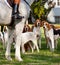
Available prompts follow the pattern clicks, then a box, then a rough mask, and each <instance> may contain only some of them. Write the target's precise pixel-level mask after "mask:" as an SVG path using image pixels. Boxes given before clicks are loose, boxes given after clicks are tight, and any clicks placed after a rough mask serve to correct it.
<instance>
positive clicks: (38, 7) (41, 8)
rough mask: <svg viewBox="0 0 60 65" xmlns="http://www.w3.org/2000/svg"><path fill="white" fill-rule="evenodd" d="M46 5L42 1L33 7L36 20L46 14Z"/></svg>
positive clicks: (35, 3)
mask: <svg viewBox="0 0 60 65" xmlns="http://www.w3.org/2000/svg"><path fill="white" fill-rule="evenodd" d="M44 3H45V2H43V1H42V0H39V1H38V2H34V3H33V4H32V6H31V9H32V11H33V13H34V15H35V18H40V17H41V16H42V15H43V14H45V12H44Z"/></svg>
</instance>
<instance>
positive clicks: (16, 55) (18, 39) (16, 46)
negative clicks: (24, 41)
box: [15, 35, 23, 61]
mask: <svg viewBox="0 0 60 65" xmlns="http://www.w3.org/2000/svg"><path fill="white" fill-rule="evenodd" d="M20 46H21V37H20V36H19V35H18V36H17V37H16V45H15V59H16V60H18V61H23V60H22V58H21V56H20V55H21V54H20Z"/></svg>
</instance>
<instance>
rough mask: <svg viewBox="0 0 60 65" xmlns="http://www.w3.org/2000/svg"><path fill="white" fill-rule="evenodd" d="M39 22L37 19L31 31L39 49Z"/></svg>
mask: <svg viewBox="0 0 60 65" xmlns="http://www.w3.org/2000/svg"><path fill="white" fill-rule="evenodd" d="M40 27H41V21H40V20H39V19H37V20H36V21H35V23H34V25H33V26H32V31H33V32H34V34H35V35H36V37H37V42H38V43H37V44H38V46H39V48H41V29H40Z"/></svg>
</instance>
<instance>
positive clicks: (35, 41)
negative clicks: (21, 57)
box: [33, 39, 39, 52]
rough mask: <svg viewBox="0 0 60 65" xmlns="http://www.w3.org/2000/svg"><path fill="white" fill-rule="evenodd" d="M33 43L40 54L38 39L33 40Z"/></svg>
mask: <svg viewBox="0 0 60 65" xmlns="http://www.w3.org/2000/svg"><path fill="white" fill-rule="evenodd" d="M33 43H34V45H35V47H36V48H37V52H39V48H38V45H37V39H36V40H33Z"/></svg>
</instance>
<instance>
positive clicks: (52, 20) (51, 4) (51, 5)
mask: <svg viewBox="0 0 60 65" xmlns="http://www.w3.org/2000/svg"><path fill="white" fill-rule="evenodd" d="M49 2H51V3H50V4H49V5H48V3H49ZM55 4H56V3H55V2H53V1H52V0H48V1H47V2H46V3H45V5H44V7H45V8H46V9H49V8H50V10H49V13H48V15H47V20H48V21H49V22H52V23H54V22H55V17H54V12H53V8H54V6H55Z"/></svg>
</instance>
